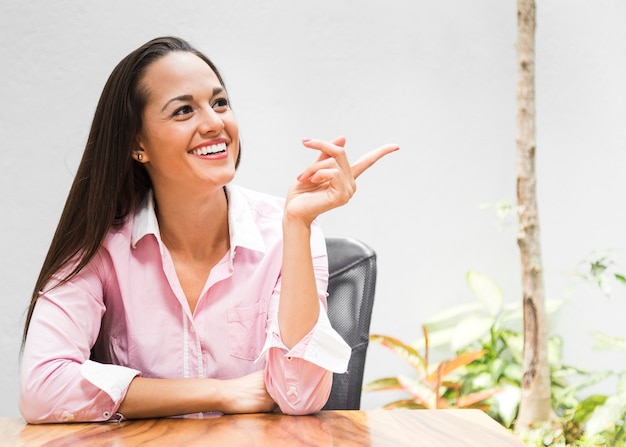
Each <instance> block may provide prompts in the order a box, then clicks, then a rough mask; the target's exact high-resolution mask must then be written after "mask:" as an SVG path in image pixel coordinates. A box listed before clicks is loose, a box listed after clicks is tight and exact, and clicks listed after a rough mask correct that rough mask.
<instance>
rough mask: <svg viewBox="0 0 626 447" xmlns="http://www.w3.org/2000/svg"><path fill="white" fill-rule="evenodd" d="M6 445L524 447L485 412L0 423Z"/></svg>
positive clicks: (8, 420) (15, 420)
mask: <svg viewBox="0 0 626 447" xmlns="http://www.w3.org/2000/svg"><path fill="white" fill-rule="evenodd" d="M0 445H2V446H5V445H6V446H12V447H13V446H15V447H20V446H24V447H25V446H28V447H30V446H46V447H60V446H75V447H78V446H89V447H97V446H111V447H113V446H115V447H122V446H139V445H141V446H174V447H178V446H182V447H192V446H200V445H202V446H226V447H243V446H246V447H247V446H259V447H263V446H270V447H282V446H285V447H286V446H289V447H299V446H311V447H326V446H333V447H359V446H371V447H376V446H380V447H403V446H407V447H409V446H410V447H419V446H428V447H438V446H441V447H456V446H459V447H460V446H463V447H471V446H476V447H506V446H517V447H523V446H524V444H523V443H522V442H521V441H519V440H518V439H517V438H515V437H514V436H513V435H512V434H511V433H510V432H508V431H507V430H505V429H504V428H503V427H502V426H500V425H499V424H498V423H497V422H495V421H494V420H493V419H491V418H490V417H489V416H487V415H486V414H485V413H483V412H481V411H479V410H372V411H322V412H320V413H317V414H315V415H311V416H284V415H279V414H243V415H228V416H221V417H217V418H212V419H147V420H139V421H125V422H121V423H117V422H107V423H90V424H82V423H81V424H78V423H75V424H49V425H28V424H26V423H24V421H23V420H22V419H19V418H0Z"/></svg>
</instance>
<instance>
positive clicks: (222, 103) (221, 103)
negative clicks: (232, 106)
mask: <svg viewBox="0 0 626 447" xmlns="http://www.w3.org/2000/svg"><path fill="white" fill-rule="evenodd" d="M227 107H228V99H226V98H219V99H216V100H215V102H214V103H213V108H214V109H225V108H227Z"/></svg>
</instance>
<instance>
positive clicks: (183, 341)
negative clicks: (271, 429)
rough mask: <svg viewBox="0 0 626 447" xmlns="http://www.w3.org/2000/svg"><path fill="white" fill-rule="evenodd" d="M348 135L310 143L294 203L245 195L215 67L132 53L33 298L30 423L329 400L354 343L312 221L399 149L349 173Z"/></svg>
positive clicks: (161, 52)
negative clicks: (330, 288) (341, 331)
mask: <svg viewBox="0 0 626 447" xmlns="http://www.w3.org/2000/svg"><path fill="white" fill-rule="evenodd" d="M344 144H345V140H344V139H343V138H339V139H337V140H335V141H333V142H326V141H320V140H310V139H305V140H303V145H304V146H305V147H307V148H310V149H313V150H316V151H318V152H319V156H318V158H317V160H315V161H314V162H313V163H312V164H311V165H310V166H308V167H306V168H305V169H304V170H303V171H302V172H301V173H300V175H298V176H297V179H296V180H295V181H294V182H293V184H292V185H291V187H290V188H289V191H288V194H287V197H286V199H280V198H276V197H271V196H269V195H266V194H263V193H259V192H254V191H250V190H248V189H244V188H241V187H238V186H236V185H234V184H233V183H232V180H233V178H234V176H235V171H236V168H237V165H238V162H239V157H240V143H239V133H238V127H237V122H236V120H235V117H234V114H233V112H232V110H231V108H230V104H229V101H228V94H227V90H226V87H225V85H224V82H223V80H222V78H221V76H220V74H219V72H218V71H217V69H216V67H215V66H214V65H213V64H212V62H211V61H210V60H209V59H207V58H206V57H205V56H204V55H202V53H200V52H198V51H197V50H195V49H194V48H193V47H191V46H190V45H189V44H188V43H187V42H185V41H184V40H182V39H179V38H174V37H164V38H157V39H154V40H152V41H150V42H148V43H146V44H145V45H143V46H142V47H140V48H138V49H137V50H135V51H133V52H132V53H130V54H129V55H128V56H127V57H126V58H124V59H123V60H122V61H121V62H120V63H119V64H118V65H117V67H116V68H115V69H114V70H113V72H112V74H111V76H110V77H109V80H108V82H107V84H106V85H105V87H104V91H103V93H102V95H101V98H100V101H99V103H98V106H97V109H96V112H95V115H94V120H93V123H92V128H91V132H90V134H89V138H88V141H87V144H86V147H85V151H84V154H83V158H82V160H81V163H80V166H79V169H78V173H77V175H76V178H75V179H74V183H73V185H72V188H71V190H70V193H69V196H68V199H67V202H66V205H65V208H64V210H63V214H62V216H61V219H60V222H59V224H58V227H57V231H56V233H55V235H54V238H53V240H52V243H51V246H50V249H49V251H48V255H47V257H46V259H45V261H44V265H43V267H42V270H41V273H40V276H39V278H38V280H37V283H36V285H35V289H34V292H33V296H32V300H31V304H30V309H29V312H28V317H27V322H26V326H25V328H24V338H23V354H22V368H21V371H22V375H21V387H20V409H21V412H22V414H23V416H24V418H25V419H26V420H27V421H29V422H31V423H40V422H64V421H101V420H109V419H113V418H115V419H121V418H145V417H162V416H172V415H191V414H193V415H195V416H200V417H201V416H203V415H207V414H215V413H218V414H219V413H250V412H266V411H273V410H275V409H276V407H278V408H279V409H280V410H281V411H283V412H284V413H288V414H303V413H310V412H314V411H317V410H319V409H320V408H322V406H323V405H324V403H325V402H326V400H327V398H328V395H329V392H330V386H331V381H332V373H333V372H344V371H345V369H346V365H347V362H348V359H349V356H350V348H349V347H348V346H347V345H346V343H345V342H344V341H343V340H342V339H341V337H340V336H339V335H338V334H337V333H336V332H335V331H334V330H333V329H332V327H331V326H330V323H329V322H328V318H327V316H326V310H325V309H326V302H325V299H326V286H327V283H328V262H327V258H326V248H325V241H324V236H323V234H322V232H321V230H320V228H319V226H318V225H317V223H316V218H317V217H318V216H319V215H320V214H322V213H324V212H326V211H329V210H331V209H333V208H336V207H338V206H341V205H344V204H345V203H347V202H348V201H349V200H350V198H351V197H352V195H353V193H354V191H355V179H356V178H357V177H358V176H359V175H360V174H361V173H362V172H363V171H365V170H366V169H367V168H369V167H370V166H371V165H372V164H374V163H375V162H376V161H377V160H378V159H380V158H381V157H383V156H384V155H386V154H388V153H390V152H392V151H394V150H396V149H398V147H397V146H396V145H386V146H382V147H380V148H378V149H375V150H373V151H372V152H370V153H368V154H366V155H365V156H364V157H362V158H361V159H360V160H358V161H357V162H356V163H354V164H352V165H351V164H350V163H349V162H348V159H347V157H346V154H345V151H344V149H343V146H344ZM104 197H106V198H107V200H103V198H104Z"/></svg>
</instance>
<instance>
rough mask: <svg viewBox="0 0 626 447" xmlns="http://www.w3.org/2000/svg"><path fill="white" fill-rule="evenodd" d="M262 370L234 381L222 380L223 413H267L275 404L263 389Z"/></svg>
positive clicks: (263, 378) (274, 407)
mask: <svg viewBox="0 0 626 447" xmlns="http://www.w3.org/2000/svg"><path fill="white" fill-rule="evenodd" d="M264 376H265V373H264V371H263V370H261V371H257V372H254V373H252V374H248V375H247V376H243V377H238V378H236V379H229V380H224V381H222V382H223V385H224V399H223V402H222V408H221V411H222V412H223V413H268V412H271V411H274V410H275V409H276V402H274V400H273V399H272V398H271V397H270V395H269V394H268V392H267V389H266V388H265V377H264Z"/></svg>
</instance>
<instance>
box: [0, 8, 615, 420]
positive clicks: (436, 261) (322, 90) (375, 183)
mask: <svg viewBox="0 0 626 447" xmlns="http://www.w3.org/2000/svg"><path fill="white" fill-rule="evenodd" d="M538 3H539V5H538V7H539V10H538V31H537V95H538V97H537V108H538V123H537V127H538V153H537V163H538V165H537V166H538V175H539V186H538V188H539V205H540V217H541V224H542V237H543V247H544V263H545V267H546V281H547V287H548V292H549V297H550V298H555V299H567V305H566V306H565V308H564V310H563V311H562V312H561V313H560V314H559V319H558V321H557V326H556V328H555V330H556V331H557V332H558V333H560V334H561V335H563V336H564V338H565V353H566V360H568V361H569V362H571V363H575V364H577V365H579V366H587V367H598V368H600V367H602V368H605V367H606V368H608V367H614V368H618V367H619V368H621V367H622V366H623V364H624V357H623V356H621V357H619V356H616V355H609V354H606V353H599V352H596V351H593V350H592V349H591V345H592V342H591V339H590V337H589V335H588V334H589V332H591V331H593V330H602V331H604V332H606V333H608V334H610V335H613V336H620V337H626V330H625V329H624V326H623V324H621V321H622V319H623V315H624V313H625V311H626V293H625V289H624V288H623V287H622V288H621V289H620V288H617V289H616V294H615V295H614V296H613V297H612V298H610V299H608V298H605V297H602V296H599V295H598V294H597V293H595V292H594V291H593V290H592V289H590V288H579V289H577V292H576V293H574V294H571V295H566V294H565V290H566V285H567V283H566V280H565V276H564V274H563V273H564V272H565V271H567V270H568V269H571V268H574V267H576V264H577V263H578V261H579V260H581V259H582V258H584V257H585V256H586V255H587V254H588V253H589V251H591V250H593V249H604V248H615V249H618V251H617V252H616V254H615V255H616V257H617V258H616V259H617V260H619V261H620V262H621V266H622V267H623V269H622V271H624V270H626V259H625V256H624V252H623V250H624V248H625V247H626V240H625V236H626V225H625V223H626V206H624V204H623V200H622V198H623V196H624V192H626V176H625V175H624V174H623V172H624V167H625V166H626V150H625V149H626V148H625V146H626V87H625V85H626V57H625V55H626V2H624V1H623V0H603V1H600V2H597V1H596V2H590V1H582V0H568V1H565V0H563V1H557V0H552V1H549V0H539V1H538ZM163 34H175V35H180V36H182V37H185V38H187V39H189V40H190V41H191V42H192V43H194V44H195V45H196V46H198V47H199V48H200V49H202V50H204V51H205V52H206V53H207V54H208V55H209V56H210V57H212V58H213V59H214V60H215V61H216V63H217V64H218V66H219V68H220V69H221V70H222V72H223V75H224V76H225V79H226V83H227V85H228V87H229V90H230V94H231V97H232V101H233V103H234V107H235V111H236V113H237V115H238V118H239V122H240V128H241V132H242V134H243V141H244V153H243V162H242V165H241V168H240V172H239V174H238V183H240V184H242V185H245V186H249V187H253V188H256V189H259V190H263V191H266V192H270V193H274V194H277V195H282V194H284V192H285V190H286V188H287V186H288V185H289V183H290V182H291V180H292V179H293V178H294V176H295V175H296V174H297V173H298V172H299V170H300V169H302V167H304V166H305V165H306V164H307V163H308V162H309V161H310V160H311V159H312V158H311V157H312V154H311V153H309V152H307V151H306V150H304V149H302V148H301V145H300V143H299V141H300V139H301V138H303V137H316V138H327V139H330V138H334V137H336V136H338V135H341V134H344V135H346V136H347V138H348V147H349V152H350V154H351V156H352V157H353V158H356V157H357V156H359V155H360V154H362V153H364V152H365V151H367V150H369V149H371V148H373V147H375V146H378V145H380V144H383V143H387V142H397V143H399V144H400V145H401V147H402V149H401V151H400V152H399V153H396V154H394V155H393V156H390V157H389V158H387V159H385V160H383V161H382V162H381V163H380V164H379V165H377V166H376V167H375V169H372V171H370V172H368V173H366V174H365V175H364V176H363V177H362V178H361V179H360V181H359V191H358V193H357V196H356V197H355V198H354V200H353V201H352V202H351V204H350V205H349V206H348V207H346V208H344V209H340V210H336V211H334V212H333V213H331V214H329V215H327V216H324V217H323V218H322V223H323V225H324V227H325V230H326V233H327V234H328V235H351V236H355V237H357V238H359V239H361V240H363V241H365V242H367V243H368V244H370V245H371V246H372V247H374V248H375V249H376V251H377V252H378V260H379V281H378V288H377V298H376V299H377V301H376V305H375V314H374V317H373V322H372V331H374V332H384V333H388V334H391V335H395V336H397V337H400V338H403V339H406V340H407V341H409V340H413V339H415V338H417V337H418V335H419V327H420V325H421V323H423V322H424V320H425V319H426V318H428V317H429V316H431V315H433V314H435V313H437V312H439V311H442V310H444V309H445V308H447V307H450V306H452V305H454V304H457V303H461V302H467V301H469V300H471V299H472V298H471V296H470V294H469V292H468V291H467V288H466V285H465V282H464V275H465V272H466V271H467V270H469V269H475V270H479V271H481V272H484V273H486V274H488V275H490V276H491V277H492V278H493V279H495V280H496V281H497V282H498V283H499V284H500V285H501V286H502V288H503V289H504V291H505V293H506V295H507V299H508V300H509V301H515V300H518V299H519V290H520V286H519V277H520V275H519V259H518V258H519V255H518V250H517V246H516V243H515V227H514V225H512V226H508V227H505V228H504V229H502V230H500V229H498V228H497V224H496V218H495V215H494V213H493V212H490V211H485V210H481V209H480V208H479V205H480V204H482V203H494V202H496V201H498V200H502V199H511V200H513V199H514V194H515V179H514V177H515V132H516V130H515V83H516V80H515V36H516V5H515V2H514V1H513V0H508V1H504V0H471V1H467V0H455V1H452V0H431V1H425V0H402V1H400V0H384V1H382V0H380V1H367V2H366V1H361V0H351V1H347V0H346V1H328V0H324V1H322V0H315V1H300V2H293V1H288V0H271V1H269V0H266V1H263V2H253V1H250V2H244V1H233V0H228V1H225V0H224V1H199V0H194V1H182V0H181V1H177V2H170V1H167V2H166V1H162V0H158V1H156V0H135V1H133V2H127V1H122V0H107V1H99V2H96V1H91V2H85V1H83V0H64V1H61V0H56V1H54V2H51V1H46V0H31V1H29V2H15V1H8V0H2V2H1V3H0V42H1V44H0V172H1V174H2V175H0V185H1V192H2V193H1V194H0V200H1V202H0V203H1V206H2V209H3V211H4V212H3V217H2V219H1V220H0V284H1V286H2V292H0V357H1V358H2V361H1V362H0V415H16V414H17V405H16V399H17V392H16V388H17V371H18V349H19V344H20V332H21V328H22V325H23V321H24V312H25V309H26V307H27V304H28V299H29V295H30V293H31V288H32V286H33V284H34V281H35V278H36V275H37V273H38V271H39V268H40V265H41V262H42V260H43V256H44V255H45V252H46V250H47V247H48V244H49V242H50V239H51V236H52V232H53V230H54V228H55V226H56V223H57V220H58V217H59V215H60V212H61V208H62V206H63V203H64V201H65V197H66V194H67V191H68V188H69V185H70V183H71V180H72V176H73V173H74V171H75V169H76V166H77V164H78V161H79V158H80V154H81V152H82V148H83V145H84V142H85V139H86V135H87V131H88V127H89V124H90V121H91V117H92V114H93V110H94V107H95V104H96V101H97V99H98V96H99V94H100V91H101V88H102V86H103V84H104V82H105V80H106V78H107V77H108V75H109V73H110V71H111V70H112V68H113V66H114V65H115V64H116V63H117V62H118V61H119V60H120V59H121V58H122V57H123V56H124V55H125V54H127V53H128V52H129V51H131V50H132V49H134V48H135V47H137V46H138V45H140V44H142V43H143V42H145V41H147V40H149V39H150V38H152V37H155V36H158V35H163ZM398 369H400V370H402V369H405V370H406V368H405V366H404V365H403V364H402V363H401V362H400V361H398V360H396V359H395V358H394V357H393V356H391V355H390V354H388V353H386V352H384V351H383V350H382V348H380V347H378V346H374V347H372V348H371V349H370V351H369V354H368V364H367V368H366V380H371V379H374V378H377V377H381V376H383V375H385V374H388V373H392V372H396V371H397V370H398ZM385 400H386V397H384V396H377V395H365V396H364V398H363V407H364V408H371V407H375V406H377V405H379V404H380V403H382V402H384V401H385Z"/></svg>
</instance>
